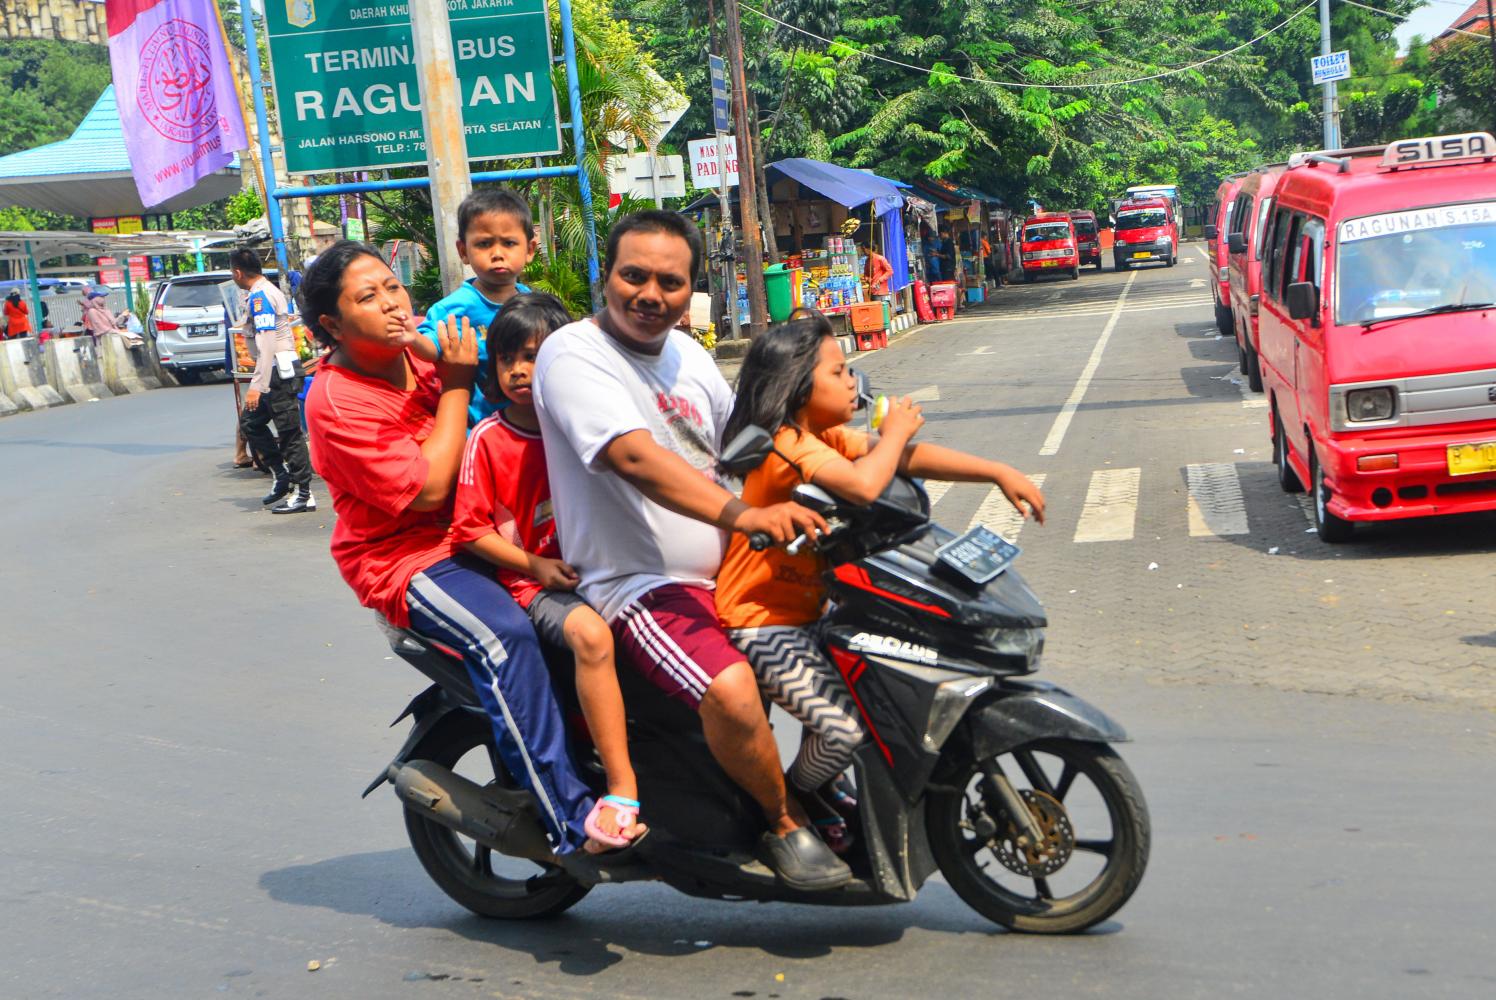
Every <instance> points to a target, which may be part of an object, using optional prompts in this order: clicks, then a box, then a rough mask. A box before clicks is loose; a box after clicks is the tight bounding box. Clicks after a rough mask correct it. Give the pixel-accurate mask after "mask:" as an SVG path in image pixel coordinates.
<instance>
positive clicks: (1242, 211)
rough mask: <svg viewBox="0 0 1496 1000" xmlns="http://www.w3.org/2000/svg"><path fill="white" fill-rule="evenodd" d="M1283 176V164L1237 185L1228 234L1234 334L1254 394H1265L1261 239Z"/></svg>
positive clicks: (1260, 171) (1250, 176) (1257, 172)
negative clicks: (1259, 324) (1261, 341)
mask: <svg viewBox="0 0 1496 1000" xmlns="http://www.w3.org/2000/svg"><path fill="white" fill-rule="evenodd" d="M1281 176H1283V167H1282V165H1281V164H1278V165H1274V166H1271V167H1262V168H1260V169H1258V170H1257V171H1255V172H1253V173H1252V174H1249V175H1248V176H1247V177H1245V178H1243V179H1242V180H1241V181H1240V182H1239V183H1238V190H1237V192H1236V205H1235V207H1234V208H1233V209H1232V219H1233V220H1234V221H1233V224H1232V226H1231V230H1230V232H1228V233H1227V234H1226V251H1227V255H1228V257H1229V258H1230V261H1229V263H1228V265H1227V281H1228V284H1229V292H1228V294H1229V296H1230V300H1231V320H1232V332H1233V333H1234V334H1235V336H1236V353H1237V357H1238V358H1239V359H1240V362H1241V370H1242V374H1244V375H1246V376H1247V386H1248V388H1250V389H1251V390H1252V391H1253V392H1261V391H1262V365H1261V363H1260V362H1259V361H1258V358H1259V356H1260V349H1259V347H1258V342H1257V312H1258V309H1259V308H1260V307H1261V296H1262V236H1263V230H1264V229H1266V228H1267V220H1268V216H1269V215H1270V214H1271V212H1272V210H1273V191H1274V189H1275V188H1276V187H1277V186H1278V178H1279V177H1281Z"/></svg>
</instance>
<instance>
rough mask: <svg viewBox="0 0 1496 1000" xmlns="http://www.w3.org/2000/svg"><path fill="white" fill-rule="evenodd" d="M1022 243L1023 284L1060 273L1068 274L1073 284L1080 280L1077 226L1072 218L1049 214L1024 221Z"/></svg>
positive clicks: (1062, 214) (1053, 213)
mask: <svg viewBox="0 0 1496 1000" xmlns="http://www.w3.org/2000/svg"><path fill="white" fill-rule="evenodd" d="M1022 240H1023V242H1022V245H1021V248H1020V251H1019V252H1020V253H1021V255H1022V259H1023V280H1024V281H1033V280H1034V278H1035V277H1036V276H1037V275H1040V274H1044V273H1045V272H1052V271H1060V270H1063V271H1066V272H1067V273H1068V274H1069V275H1070V278H1071V280H1074V279H1076V278H1079V277H1080V253H1079V251H1078V250H1077V249H1076V246H1075V226H1074V225H1072V224H1071V222H1070V216H1068V215H1065V214H1064V213H1062V212H1049V213H1047V214H1044V215H1035V216H1033V217H1032V218H1029V219H1025V220H1024V223H1023V236H1022Z"/></svg>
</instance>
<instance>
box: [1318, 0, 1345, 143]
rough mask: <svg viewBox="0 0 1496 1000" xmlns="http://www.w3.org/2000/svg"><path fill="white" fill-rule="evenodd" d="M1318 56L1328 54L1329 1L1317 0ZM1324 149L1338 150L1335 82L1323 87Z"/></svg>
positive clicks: (1337, 110) (1338, 132)
mask: <svg viewBox="0 0 1496 1000" xmlns="http://www.w3.org/2000/svg"><path fill="white" fill-rule="evenodd" d="M1319 54H1320V55H1322V56H1327V55H1329V54H1330V0H1319ZM1324 88H1325V102H1324V111H1323V116H1324V125H1325V149H1327V150H1329V149H1339V148H1340V106H1339V98H1338V96H1337V94H1336V91H1335V81H1334V80H1331V81H1329V82H1328V83H1326V84H1325V85H1324Z"/></svg>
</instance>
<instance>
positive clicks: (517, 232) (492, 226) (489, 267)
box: [414, 188, 536, 426]
mask: <svg viewBox="0 0 1496 1000" xmlns="http://www.w3.org/2000/svg"><path fill="white" fill-rule="evenodd" d="M535 251H536V242H535V220H534V218H533V217H532V216H531V215H530V206H529V204H528V203H527V202H526V201H525V199H524V198H522V197H520V196H519V195H518V194H516V193H515V192H513V191H511V190H509V189H508V188H474V189H473V192H472V193H471V194H469V195H468V196H467V197H466V198H464V199H462V204H461V205H458V206H457V255H458V256H459V257H461V258H462V262H463V263H464V264H467V265H468V266H469V267H471V268H472V269H473V277H471V278H469V279H467V280H466V281H464V282H463V283H462V284H461V285H460V286H458V288H457V290H456V291H454V292H452V293H451V294H450V295H447V296H446V297H444V298H442V299H441V300H439V301H438V302H437V303H436V304H435V305H433V306H432V307H431V309H430V310H429V311H428V312H427V313H426V317H425V319H423V320H422V321H421V325H420V326H419V327H418V328H417V330H418V332H419V333H421V334H422V336H421V338H420V339H419V340H417V342H416V344H415V347H414V349H415V352H416V353H417V354H418V355H420V356H421V357H424V358H425V359H426V360H428V361H435V360H436V358H437V355H438V354H439V353H440V347H439V346H438V345H439V344H440V341H439V340H438V339H437V330H438V327H439V325H440V324H441V322H442V320H444V319H446V318H447V317H448V316H457V317H459V318H463V317H465V318H466V319H467V321H468V323H470V324H471V325H472V328H473V332H474V333H475V334H477V336H478V371H484V370H485V366H486V365H487V364H488V358H487V356H486V355H487V344H486V341H487V340H488V338H487V336H486V333H487V331H488V326H489V324H490V323H492V322H493V318H494V317H495V316H497V315H498V313H499V310H500V309H502V308H504V303H506V302H508V301H509V300H510V299H512V298H514V297H515V296H516V295H518V294H520V293H521V292H528V291H529V290H530V289H529V288H527V287H526V286H525V285H523V284H521V283H520V281H519V276H520V273H521V272H523V271H524V269H525V266H526V265H528V264H529V263H530V261H531V260H533V259H534V258H535ZM495 409H497V406H496V405H495V404H494V403H492V402H490V401H489V399H488V394H487V393H483V392H474V393H473V396H472V402H471V403H470V404H469V405H468V426H473V425H474V424H476V423H477V422H478V421H480V420H482V419H483V418H484V417H486V416H488V415H489V414H490V413H492V412H494V410H495Z"/></svg>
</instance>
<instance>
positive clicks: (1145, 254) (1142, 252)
mask: <svg viewBox="0 0 1496 1000" xmlns="http://www.w3.org/2000/svg"><path fill="white" fill-rule="evenodd" d="M1132 256H1133V259H1134V260H1135V259H1137V258H1138V257H1152V256H1153V254H1151V253H1149V252H1148V251H1147V250H1137V251H1134V252H1133V255H1132Z"/></svg>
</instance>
